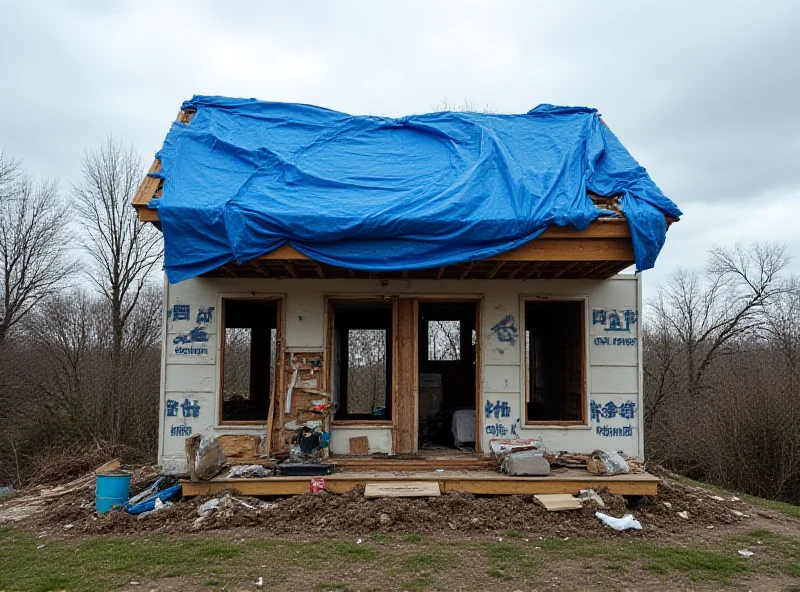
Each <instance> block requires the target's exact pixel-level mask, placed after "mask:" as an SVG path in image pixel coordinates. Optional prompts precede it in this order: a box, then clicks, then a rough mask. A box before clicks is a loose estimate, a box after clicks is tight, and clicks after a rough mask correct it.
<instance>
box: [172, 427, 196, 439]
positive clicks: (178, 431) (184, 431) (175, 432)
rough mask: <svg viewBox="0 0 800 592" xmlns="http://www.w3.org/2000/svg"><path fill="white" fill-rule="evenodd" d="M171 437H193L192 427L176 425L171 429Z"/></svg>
mask: <svg viewBox="0 0 800 592" xmlns="http://www.w3.org/2000/svg"><path fill="white" fill-rule="evenodd" d="M169 435H170V436H180V437H183V438H186V437H188V436H191V435H192V426H187V425H174V426H172V427H171V428H170V429H169Z"/></svg>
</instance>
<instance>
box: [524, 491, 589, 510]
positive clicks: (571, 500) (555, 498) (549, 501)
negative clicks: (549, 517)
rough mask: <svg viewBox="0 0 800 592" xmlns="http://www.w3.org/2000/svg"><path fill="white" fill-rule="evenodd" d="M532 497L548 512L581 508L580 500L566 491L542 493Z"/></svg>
mask: <svg viewBox="0 0 800 592" xmlns="http://www.w3.org/2000/svg"><path fill="white" fill-rule="evenodd" d="M533 497H535V498H536V499H537V500H539V501H540V502H541V503H542V505H543V506H544V507H545V508H546V509H547V511H548V512H560V511H562V510H579V509H580V508H581V502H580V500H578V499H577V498H575V497H574V496H572V495H569V494H567V493H543V494H540V495H534V496H533Z"/></svg>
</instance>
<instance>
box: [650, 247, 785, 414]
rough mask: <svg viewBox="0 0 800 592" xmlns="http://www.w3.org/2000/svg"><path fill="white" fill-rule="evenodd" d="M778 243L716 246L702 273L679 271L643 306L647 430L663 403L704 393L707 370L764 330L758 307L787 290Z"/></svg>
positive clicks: (761, 314) (781, 248)
mask: <svg viewBox="0 0 800 592" xmlns="http://www.w3.org/2000/svg"><path fill="white" fill-rule="evenodd" d="M789 260H790V258H789V256H788V255H787V254H786V247H785V246H783V245H774V244H762V243H755V244H752V245H750V246H748V247H744V246H742V245H740V244H737V245H735V246H734V247H733V248H731V249H725V248H722V247H714V248H713V249H712V250H711V251H710V253H709V262H708V265H707V268H706V270H705V272H704V273H703V274H701V273H699V272H696V271H688V270H686V269H678V270H676V271H675V272H674V273H673V274H671V275H670V276H669V278H668V280H667V282H666V283H664V284H662V285H659V287H658V292H657V294H656V296H655V298H653V299H652V300H651V301H650V302H649V303H648V307H649V309H650V310H649V314H648V318H649V319H650V322H649V327H648V336H649V338H650V339H649V343H648V347H647V348H646V355H647V356H648V358H649V359H648V363H647V364H646V370H645V373H646V377H645V379H646V381H647V382H648V388H647V389H646V390H647V393H648V396H647V398H646V401H645V427H646V428H648V429H649V427H650V426H651V425H652V423H653V420H654V418H655V416H656V414H657V412H658V410H659V409H660V408H661V406H662V405H663V404H665V403H666V402H667V401H668V400H669V399H670V398H671V397H674V396H677V395H682V394H685V395H686V396H688V397H689V398H690V399H694V398H695V397H696V396H697V394H698V393H699V392H700V391H701V390H703V389H704V388H707V386H708V385H706V384H705V383H704V379H705V376H706V372H707V370H708V368H709V366H710V365H711V364H712V362H714V360H716V359H717V358H718V357H719V356H722V355H728V354H731V353H735V352H736V351H737V349H736V347H733V346H734V345H736V344H738V343H741V342H742V341H743V340H744V339H745V338H747V337H748V336H752V335H753V334H754V333H757V332H758V331H759V330H761V329H762V328H764V327H765V325H766V323H767V318H766V316H765V314H764V307H765V306H766V305H767V304H769V303H771V302H773V301H774V300H775V299H777V298H778V297H779V296H780V295H781V294H784V293H785V292H786V291H787V289H788V288H787V284H786V282H785V281H784V279H783V278H782V277H781V275H780V274H781V272H782V271H783V270H784V269H785V267H786V265H787V264H788V262H789Z"/></svg>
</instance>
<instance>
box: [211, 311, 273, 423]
mask: <svg viewBox="0 0 800 592" xmlns="http://www.w3.org/2000/svg"><path fill="white" fill-rule="evenodd" d="M222 308H223V315H222V325H223V326H222V339H223V342H222V377H221V379H220V383H221V386H220V392H221V393H222V396H221V401H220V418H221V422H222V423H225V422H235V423H238V422H252V423H265V422H266V421H267V418H268V417H269V406H270V399H271V397H272V391H273V384H274V381H275V359H276V358H275V351H276V349H277V337H278V336H277V328H278V302H277V301H276V300H235V299H225V300H223V301H222Z"/></svg>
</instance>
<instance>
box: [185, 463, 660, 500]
mask: <svg viewBox="0 0 800 592" xmlns="http://www.w3.org/2000/svg"><path fill="white" fill-rule="evenodd" d="M312 478H313V477H266V478H260V479H225V478H219V477H217V478H214V479H211V480H210V481H188V480H184V481H181V485H182V486H183V495H184V496H185V497H192V496H195V495H205V494H213V493H217V492H219V491H222V490H223V489H235V490H236V491H238V492H240V493H242V494H244V495H253V496H270V495H299V494H302V493H308V491H309V482H310V481H311V479H312ZM323 478H324V479H325V488H326V489H327V490H328V491H330V492H332V493H345V492H347V491H350V490H351V489H353V488H355V487H357V486H359V485H366V484H367V483H380V482H397V481H436V482H438V483H439V489H440V490H441V491H442V492H446V491H463V492H469V493H473V494H479V495H513V494H523V495H533V494H542V493H567V494H577V493H578V492H579V490H581V489H590V488H598V487H607V488H608V490H609V491H610V492H611V493H616V494H619V495H657V493H658V481H659V479H658V477H655V476H654V475H651V474H649V473H633V474H629V475H615V476H613V477H607V476H602V477H598V476H596V475H592V474H591V473H589V472H587V471H583V470H578V469H559V470H558V471H554V472H553V473H552V474H551V475H550V476H548V477H513V476H511V475H506V474H504V473H500V472H497V471H488V470H470V471H465V470H444V471H442V472H438V471H354V470H344V471H338V472H336V473H334V474H332V475H326V476H325V477H323Z"/></svg>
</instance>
